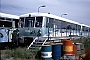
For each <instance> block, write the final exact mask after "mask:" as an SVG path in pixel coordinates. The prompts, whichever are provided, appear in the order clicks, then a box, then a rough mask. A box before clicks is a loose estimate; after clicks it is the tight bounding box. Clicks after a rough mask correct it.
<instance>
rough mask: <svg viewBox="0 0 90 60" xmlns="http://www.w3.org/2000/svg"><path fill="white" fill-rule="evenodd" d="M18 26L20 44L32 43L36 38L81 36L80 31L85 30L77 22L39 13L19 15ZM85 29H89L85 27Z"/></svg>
mask: <svg viewBox="0 0 90 60" xmlns="http://www.w3.org/2000/svg"><path fill="white" fill-rule="evenodd" d="M18 25H19V26H18V27H19V28H18V31H19V41H20V42H21V43H24V42H29V41H30V42H32V41H33V39H34V38H36V37H48V36H49V37H64V36H67V37H69V36H72V37H73V36H82V34H83V33H84V31H83V30H82V29H84V27H85V28H86V26H85V25H83V24H80V23H78V22H75V21H72V20H69V19H65V18H62V17H59V16H56V15H53V14H50V13H40V12H39V13H28V14H24V15H21V16H20V20H19V23H18ZM87 29H90V28H89V27H87ZM82 31H83V32H82ZM85 31H86V30H85ZM87 32H88V31H86V33H87ZM86 35H87V34H86Z"/></svg>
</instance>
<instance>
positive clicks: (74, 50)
mask: <svg viewBox="0 0 90 60" xmlns="http://www.w3.org/2000/svg"><path fill="white" fill-rule="evenodd" d="M73 54H74V55H77V46H76V45H74V44H73Z"/></svg>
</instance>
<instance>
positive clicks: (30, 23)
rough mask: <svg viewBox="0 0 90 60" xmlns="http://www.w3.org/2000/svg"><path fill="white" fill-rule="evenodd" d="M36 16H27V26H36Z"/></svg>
mask: <svg viewBox="0 0 90 60" xmlns="http://www.w3.org/2000/svg"><path fill="white" fill-rule="evenodd" d="M34 22H35V17H26V19H25V27H34Z"/></svg>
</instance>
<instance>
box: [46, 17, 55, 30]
mask: <svg viewBox="0 0 90 60" xmlns="http://www.w3.org/2000/svg"><path fill="white" fill-rule="evenodd" d="M48 20H49V24H48ZM46 27H49V28H54V19H53V18H48V17H47V18H46Z"/></svg>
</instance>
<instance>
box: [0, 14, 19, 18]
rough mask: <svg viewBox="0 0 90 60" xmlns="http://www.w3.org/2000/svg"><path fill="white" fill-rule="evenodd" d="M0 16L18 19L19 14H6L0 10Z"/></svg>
mask: <svg viewBox="0 0 90 60" xmlns="http://www.w3.org/2000/svg"><path fill="white" fill-rule="evenodd" d="M0 17H6V18H13V19H19V16H17V15H12V14H6V13H1V12H0Z"/></svg>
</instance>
